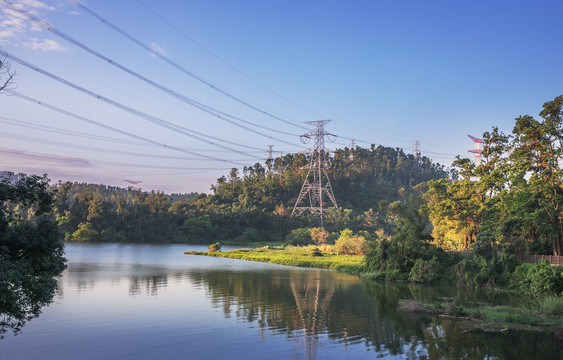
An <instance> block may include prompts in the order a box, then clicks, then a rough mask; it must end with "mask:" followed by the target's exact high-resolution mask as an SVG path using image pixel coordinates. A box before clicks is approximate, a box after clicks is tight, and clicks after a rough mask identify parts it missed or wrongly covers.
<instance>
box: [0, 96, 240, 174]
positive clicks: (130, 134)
mask: <svg viewBox="0 0 563 360" xmlns="http://www.w3.org/2000/svg"><path fill="white" fill-rule="evenodd" d="M3 91H4V92H6V93H7V94H11V95H13V96H17V97H19V98H21V99H24V100H27V101H29V102H32V103H35V104H37V105H40V106H43V107H46V108H48V109H51V110H53V111H56V112H58V113H61V114H64V115H67V116H70V117H72V118H75V119H77V120H80V121H84V122H87V123H89V124H93V125H95V126H98V127H101V128H104V129H106V130H110V131H113V132H116V133H119V134H122V135H125V136H128V137H131V138H134V139H137V140H141V141H144V142H147V143H150V144H153V145H158V146H160V147H164V148H167V149H171V150H175V151H180V152H183V153H186V154H190V155H195V156H199V157H201V158H202V159H208V160H213V161H220V162H227V163H230V162H231V161H227V160H225V159H219V158H216V157H213V156H208V155H203V154H199V153H197V152H194V151H190V150H186V149H182V148H179V147H177V146H172V145H167V144H164V143H161V142H158V141H154V140H151V139H149V138H146V137H143V136H139V135H135V134H132V133H130V132H127V131H123V130H120V129H117V128H114V127H112V126H109V125H105V124H102V123H99V122H97V121H94V120H91V119H88V118H85V117H83V116H80V115H77V114H73V113H71V112H69V111H66V110H63V109H61V108H58V107H56V106H52V105H49V104H47V103H45V102H42V101H39V100H36V99H33V98H31V97H29V96H26V95H23V94H20V93H18V92H15V91H14V90H6V89H4V90H3ZM232 163H233V164H237V165H243V164H240V163H236V162H232Z"/></svg>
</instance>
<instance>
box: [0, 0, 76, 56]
mask: <svg viewBox="0 0 563 360" xmlns="http://www.w3.org/2000/svg"><path fill="white" fill-rule="evenodd" d="M13 4H14V5H15V6H16V7H17V8H19V9H22V10H24V11H27V12H29V13H32V14H34V15H36V16H38V17H39V18H45V16H44V14H42V12H46V11H56V8H55V7H53V6H50V5H47V4H46V3H44V2H42V1H39V0H19V1H17V2H14V3H13ZM31 34H33V35H31ZM42 34H47V33H45V32H44V29H43V28H42V26H41V25H39V24H37V23H35V22H33V21H30V20H28V19H27V18H25V17H24V16H23V15H22V14H20V13H19V12H17V11H14V10H11V9H3V10H2V11H0V40H1V43H2V44H3V45H7V46H14V47H19V46H22V47H25V48H29V49H33V50H37V51H62V50H65V48H64V47H63V46H62V45H61V44H59V43H58V42H57V41H55V40H51V39H48V38H39V37H42V36H41V35H42Z"/></svg>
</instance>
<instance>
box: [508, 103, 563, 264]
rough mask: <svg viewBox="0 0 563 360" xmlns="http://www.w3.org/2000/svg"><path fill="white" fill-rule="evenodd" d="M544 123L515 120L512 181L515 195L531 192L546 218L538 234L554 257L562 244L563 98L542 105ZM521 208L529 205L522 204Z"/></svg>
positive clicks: (527, 117) (531, 199)
mask: <svg viewBox="0 0 563 360" xmlns="http://www.w3.org/2000/svg"><path fill="white" fill-rule="evenodd" d="M539 115H540V117H541V120H536V119H534V118H533V117H531V116H529V115H525V116H521V117H519V118H517V119H516V124H515V126H514V129H513V131H512V133H513V135H514V141H513V143H512V147H511V148H512V153H511V160H512V165H513V168H512V174H511V176H512V181H513V183H514V188H515V189H516V190H515V191H527V192H529V194H530V195H531V196H530V198H529V199H530V202H532V203H533V204H534V205H536V206H537V209H538V210H539V211H540V212H541V215H543V216H540V217H539V218H538V219H540V218H543V221H542V223H543V224H541V225H543V226H538V227H537V230H538V232H537V234H536V235H539V236H543V237H546V238H551V240H552V251H553V254H554V255H561V250H562V242H563V211H562V210H563V208H562V205H563V187H562V183H561V182H562V178H563V169H562V166H563V96H558V97H556V98H555V99H554V100H552V101H548V102H546V103H545V104H543V109H542V111H541V112H540V114H539ZM521 205H522V206H527V205H528V204H526V203H523V204H521Z"/></svg>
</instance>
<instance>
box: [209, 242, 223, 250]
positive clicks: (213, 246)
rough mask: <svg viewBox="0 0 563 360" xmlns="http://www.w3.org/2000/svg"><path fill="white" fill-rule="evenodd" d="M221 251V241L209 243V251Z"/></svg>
mask: <svg viewBox="0 0 563 360" xmlns="http://www.w3.org/2000/svg"><path fill="white" fill-rule="evenodd" d="M216 251H221V243H218V242H216V243H215V244H211V245H209V252H216Z"/></svg>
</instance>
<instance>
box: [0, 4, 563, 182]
mask: <svg viewBox="0 0 563 360" xmlns="http://www.w3.org/2000/svg"><path fill="white" fill-rule="evenodd" d="M7 3H13V4H15V5H14V6H16V7H17V8H18V9H22V10H23V11H25V12H29V13H31V14H33V16H35V19H36V20H38V21H39V22H44V23H48V24H49V25H50V26H52V28H51V31H49V30H47V29H46V27H45V25H44V26H43V27H42V26H41V24H40V23H38V22H33V21H30V20H28V19H26V18H23V17H22V15H21V13H17V12H14V10H11V9H10V6H9V5H8V4H7ZM82 4H83V7H80V6H77V5H76V4H74V3H73V2H72V1H67V0H54V1H47V0H45V1H39V0H21V1H17V0H0V50H1V51H4V52H6V53H8V54H9V57H8V59H7V60H8V62H10V64H11V69H12V70H13V71H15V72H16V73H17V74H16V76H15V78H14V83H13V84H12V85H11V86H10V87H9V92H4V93H3V94H0V108H1V109H2V112H1V113H0V129H1V130H0V137H1V139H0V168H1V169H2V170H11V171H16V172H20V171H21V172H26V173H39V174H42V173H47V174H48V175H49V176H50V178H51V179H52V180H55V181H56V180H58V179H62V180H71V181H80V182H95V183H104V184H109V185H117V186H127V185H128V184H127V183H126V182H125V181H124V180H125V179H129V180H135V181H142V183H140V184H139V185H138V186H140V187H141V188H143V189H144V190H151V189H154V190H163V191H165V192H191V191H198V192H209V190H210V186H211V184H213V183H214V182H215V180H216V179H217V178H218V177H220V176H221V175H223V174H227V173H228V170H229V169H230V168H232V167H237V168H239V169H241V168H242V166H243V165H252V164H254V163H255V162H263V161H264V160H263V159H265V158H266V156H267V155H266V153H265V151H266V150H267V148H268V145H274V150H276V151H279V152H283V153H289V152H296V151H301V150H304V149H305V148H306V146H307V145H303V144H301V143H300V141H299V135H300V134H303V133H305V132H307V131H308V130H307V128H303V127H304V126H305V125H304V124H303V122H305V121H312V120H321V119H331V120H332V122H330V123H329V124H328V125H327V127H326V130H328V131H330V132H332V133H334V134H336V135H338V138H337V139H336V141H335V142H334V143H330V142H327V146H328V147H330V148H332V149H335V148H342V147H344V146H347V145H348V144H350V140H351V139H356V143H357V145H359V146H363V147H369V145H370V144H371V143H373V144H376V145H379V144H383V145H386V146H393V147H401V148H403V149H404V150H405V151H406V152H411V151H412V149H413V144H414V142H415V141H416V140H419V141H420V144H421V150H422V153H423V155H425V156H428V157H430V158H432V159H434V160H435V161H436V162H439V163H441V164H443V165H446V166H450V165H451V162H452V160H453V159H454V157H455V156H456V155H458V154H459V155H462V156H469V155H470V154H468V153H467V150H468V149H470V148H472V143H471V141H470V140H469V138H468V137H467V134H472V135H476V136H480V135H481V134H482V133H483V132H484V131H488V130H490V129H491V127H493V126H498V127H499V128H500V129H501V130H503V131H504V132H506V133H510V131H511V129H512V125H513V123H514V118H515V117H517V116H519V115H524V114H530V115H533V116H537V114H538V113H539V111H540V110H541V106H542V104H543V103H544V102H545V101H548V100H551V99H553V98H554V97H556V96H558V95H561V94H563V66H562V64H563V46H562V45H563V44H562V43H563V22H562V21H561V19H560V14H561V13H563V2H561V1H541V0H540V1H533V2H532V1H376V0H372V1H258V0H246V1H227V0H221V1H219V0H206V1H201V0H198V1H158V2H157V1H150V0H120V1H102V0H97V1H86V0H84V1H82ZM88 10H89V11H90V12H91V13H90V14H89V13H88ZM92 13H93V14H95V15H97V16H99V17H101V18H103V19H104V20H106V22H109V23H111V24H113V25H115V26H116V27H118V28H119V29H120V30H122V31H124V32H126V33H127V34H129V35H130V36H131V37H132V38H133V39H134V40H136V41H138V42H140V43H142V44H144V45H145V46H148V47H150V48H151V49H152V50H153V51H154V52H155V53H158V54H160V56H157V55H155V53H151V52H149V51H147V50H146V49H143V48H142V47H140V46H138V45H137V44H135V43H134V42H133V41H131V39H127V38H125V37H123V36H122V35H120V34H119V33H118V32H116V31H114V30H112V29H111V28H110V27H108V26H107V25H106V24H104V23H103V22H102V21H100V20H99V19H96V18H95V17H94V16H92ZM57 32H58V33H59V34H61V33H62V34H65V36H67V38H70V39H71V42H69V41H67V40H65V39H64V38H63V37H61V36H58V35H57ZM73 42H74V43H73ZM76 43H79V44H80V45H83V46H85V47H87V48H88V49H90V51H91V52H95V53H96V54H99V55H100V56H101V57H102V59H100V58H99V57H96V56H94V55H92V53H90V52H88V51H85V50H84V49H82V48H80V47H79V46H77V45H76ZM10 57H12V58H10ZM13 57H15V58H17V59H20V60H22V61H24V62H25V63H26V64H27V66H24V65H23V64H21V63H20V62H19V61H18V60H15V58H13ZM163 58H164V59H166V60H168V61H169V62H172V63H173V65H176V67H174V66H173V65H170V63H169V62H168V63H167V62H166V61H164V60H163ZM108 59H109V60H111V61H112V62H114V63H118V64H120V65H121V66H122V67H123V68H125V69H127V70H129V71H133V72H135V73H137V74H139V75H140V76H142V77H144V78H146V79H149V81H152V82H153V83H156V84H157V86H160V87H161V88H165V89H168V90H171V91H173V92H174V94H176V95H177V97H178V96H179V97H181V98H183V99H184V101H180V100H179V99H178V98H177V97H174V96H171V95H170V94H169V93H166V92H164V91H162V90H159V89H157V88H155V87H154V86H151V85H149V84H148V83H147V82H145V81H141V80H139V79H138V78H135V77H133V76H131V75H130V74H128V73H126V72H125V71H123V70H120V69H118V68H116V67H115V66H112V65H111V64H110V63H108ZM35 67H37V68H40V69H42V70H44V71H46V72H48V73H49V74H52V76H56V77H59V78H62V79H64V80H66V81H68V82H70V83H71V84H74V85H75V86H79V87H81V88H83V89H87V90H88V91H90V92H93V93H95V94H98V95H101V96H102V97H103V98H105V99H107V100H108V101H109V102H113V103H114V105H111V104H109V103H108V102H104V101H102V100H100V99H98V98H96V97H92V96H90V95H87V94H85V93H83V92H80V91H78V90H77V89H76V88H73V87H70V86H68V85H64V84H62V83H60V82H57V81H55V80H53V79H52V78H51V77H49V76H46V75H44V74H40V73H38V72H36V71H34V70H33V68H35ZM178 68H180V70H179V69H178ZM186 72H188V73H190V74H193V75H194V76H197V77H198V78H200V79H201V80H203V82H202V81H198V80H196V79H194V77H193V76H189V75H187V74H186ZM4 78H5V76H3V77H2V79H4ZM216 88H219V89H221V91H222V92H219V91H217V90H216ZM225 94H226V95H225ZM21 96H26V97H28V98H31V99H35V100H38V101H41V102H42V104H47V105H49V106H51V107H56V108H57V109H60V110H62V111H64V112H67V114H66V115H65V114H63V113H61V112H57V111H54V110H52V108H51V109H49V108H46V107H45V106H41V105H37V104H35V103H33V102H32V101H29V100H24V99H23V98H21ZM233 98H236V99H240V100H242V101H243V102H245V103H247V104H251V105H252V107H249V106H246V105H244V104H241V102H239V101H235V100H233ZM185 99H189V100H188V101H187V102H190V101H192V100H195V101H197V102H199V103H201V104H204V106H208V107H210V108H211V109H212V110H210V111H211V112H212V114H210V113H209V111H207V112H206V111H202V110H201V109H198V108H196V107H194V106H193V105H190V104H188V103H187V102H186V100H185ZM116 103H117V104H118V106H117V107H116V106H115V104H116ZM119 106H121V107H123V106H126V107H127V108H128V109H129V110H130V111H129V112H128V111H124V110H123V109H122V108H119ZM257 109H259V110H257ZM131 110H132V111H133V112H142V113H144V114H148V115H150V116H151V118H150V119H152V122H151V121H149V120H147V116H144V115H142V116H139V115H138V114H137V115H134V114H132V113H131ZM215 111H221V112H222V114H223V115H221V117H222V119H221V118H220V117H218V116H217V115H216V113H213V112H215ZM68 113H72V115H71V116H69V115H68ZM269 114H271V115H273V116H269ZM94 122H95V123H96V124H97V125H94ZM232 122H235V123H238V124H240V125H242V126H244V127H246V129H245V128H242V127H241V126H235V125H233V124H232ZM163 124H164V125H165V126H162V125H163ZM176 126H180V127H181V128H182V129H181V130H178V128H177V127H176ZM174 129H176V130H174ZM249 129H252V130H249ZM191 131H197V132H198V134H199V135H195V136H187V135H186V133H187V132H191ZM205 136H212V137H213V138H209V137H205ZM217 144H219V146H217Z"/></svg>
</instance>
